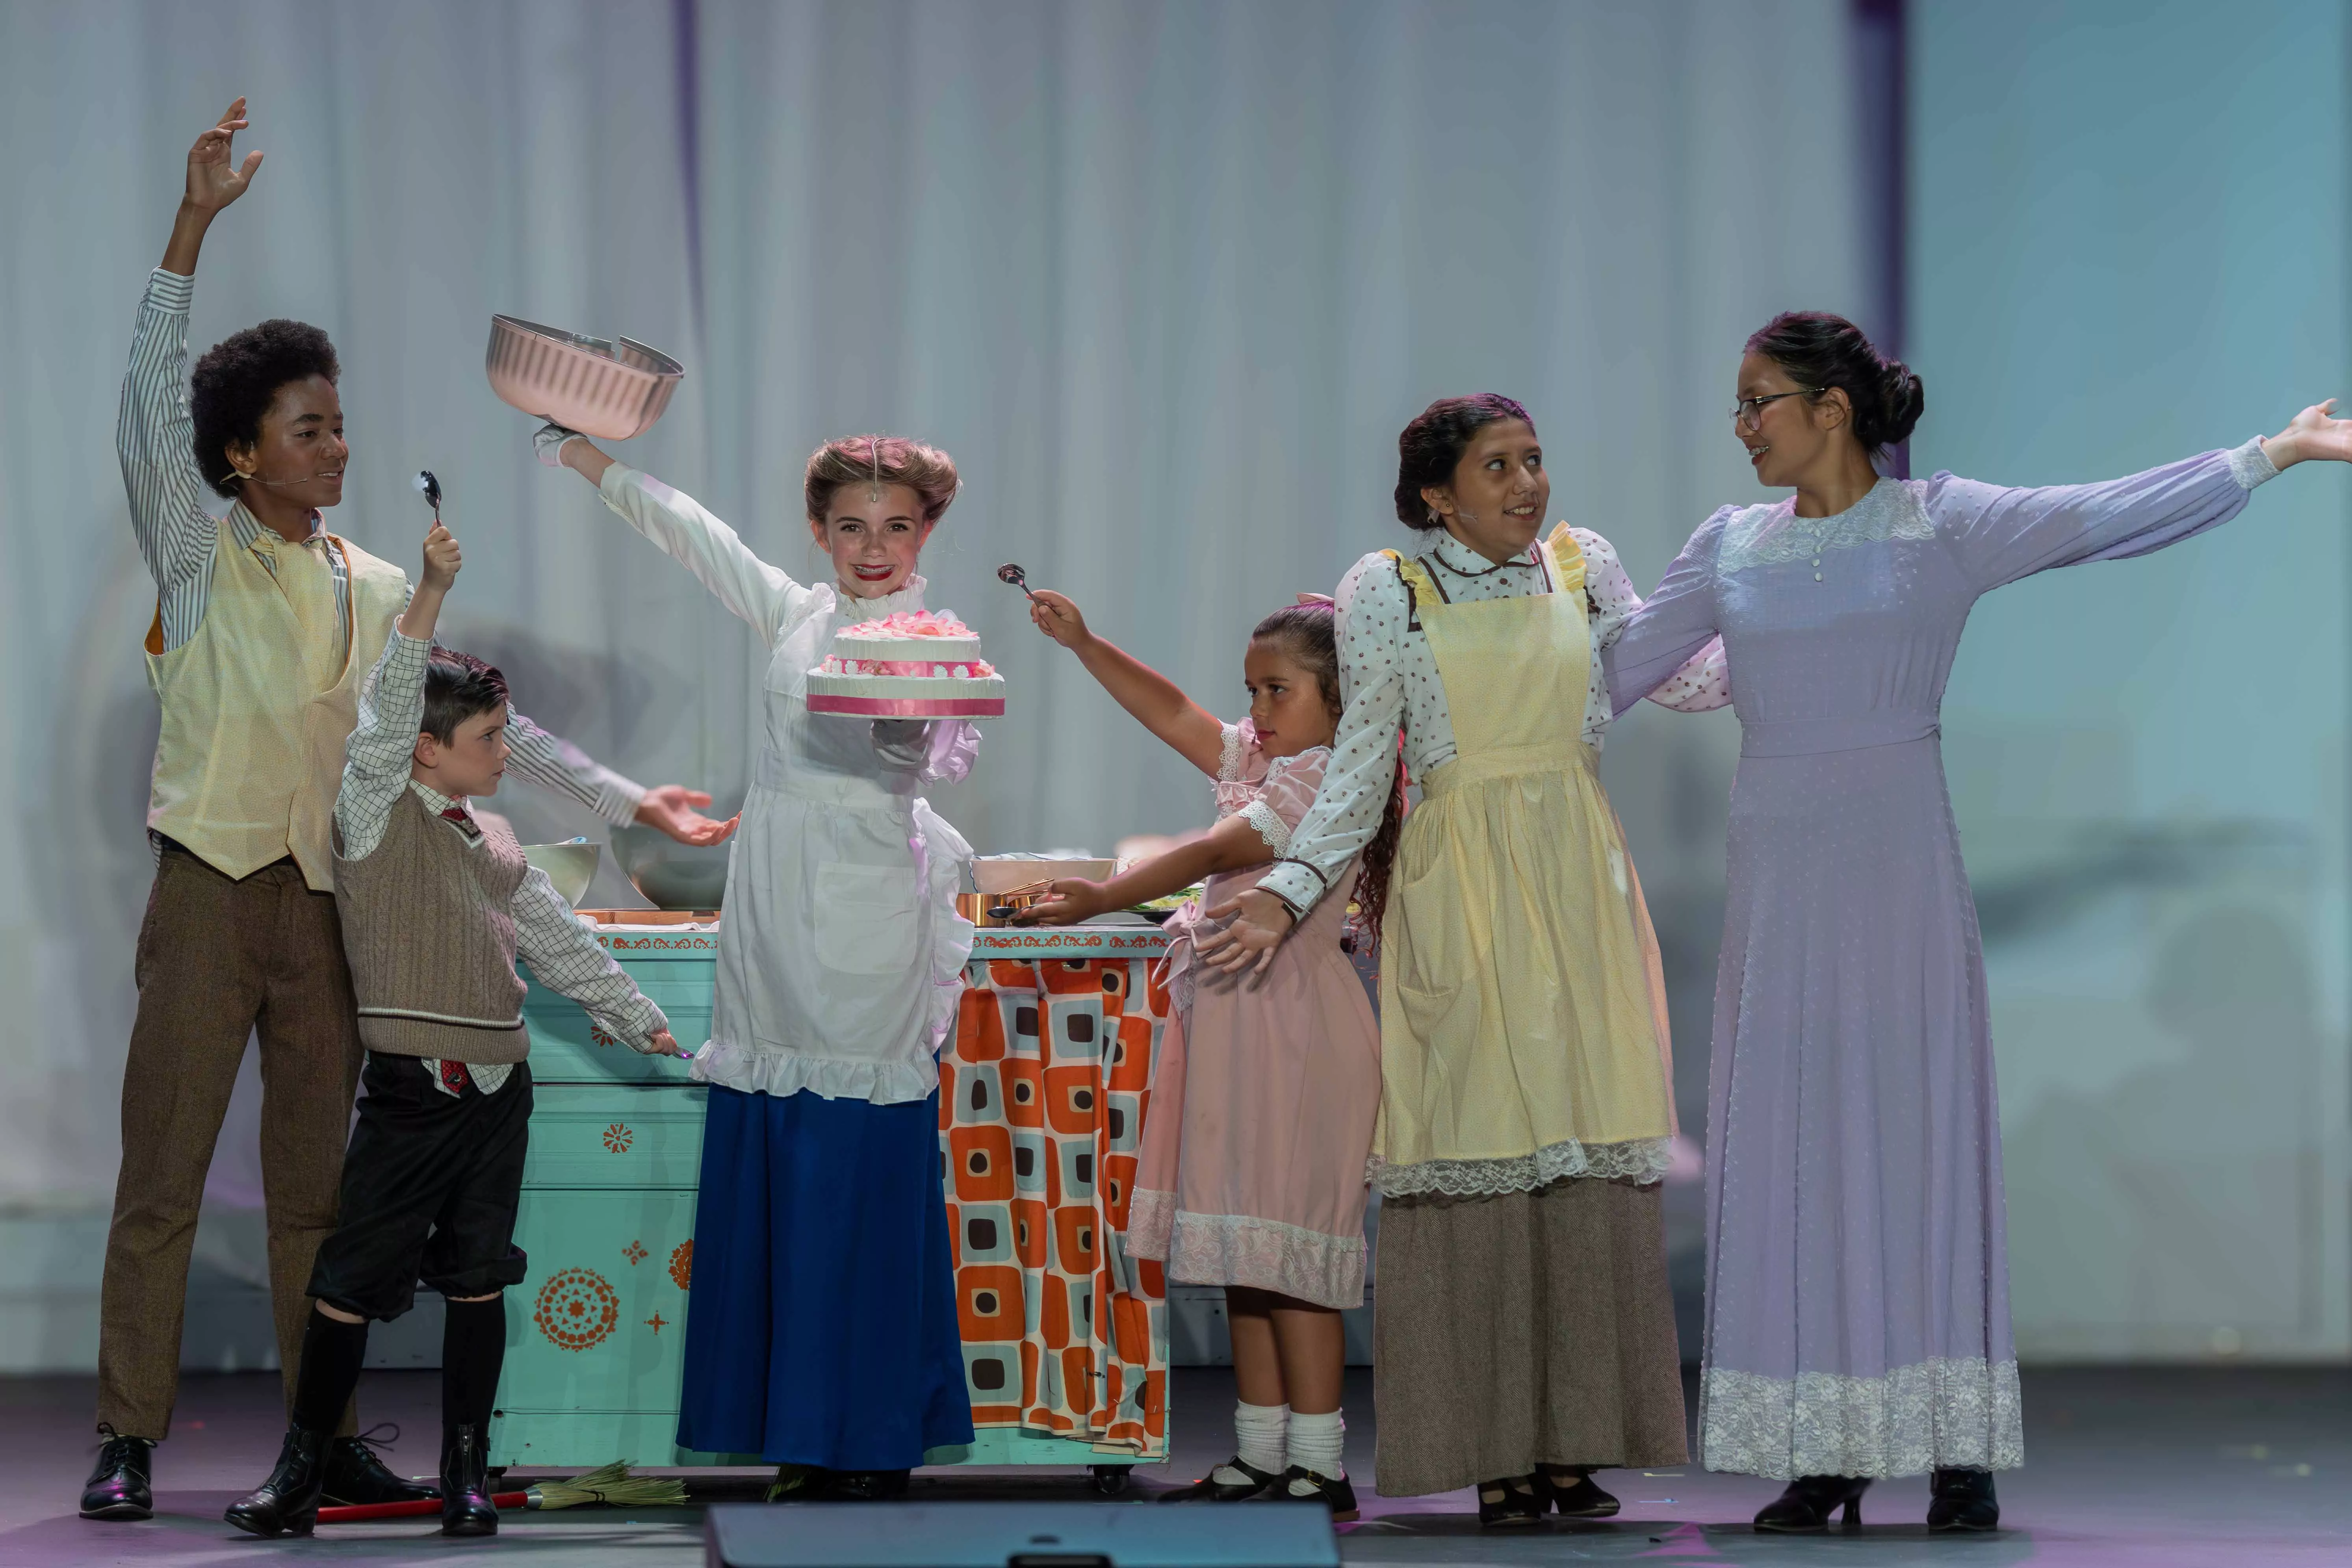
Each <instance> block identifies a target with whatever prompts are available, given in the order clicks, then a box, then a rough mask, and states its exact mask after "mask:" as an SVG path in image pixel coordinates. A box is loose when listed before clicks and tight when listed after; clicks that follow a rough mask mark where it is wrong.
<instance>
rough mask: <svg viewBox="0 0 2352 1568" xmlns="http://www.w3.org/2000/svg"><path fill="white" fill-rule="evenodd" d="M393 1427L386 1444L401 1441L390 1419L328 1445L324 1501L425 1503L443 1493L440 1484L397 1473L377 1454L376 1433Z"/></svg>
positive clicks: (321, 1493) (345, 1502)
mask: <svg viewBox="0 0 2352 1568" xmlns="http://www.w3.org/2000/svg"><path fill="white" fill-rule="evenodd" d="M387 1429H389V1430H390V1432H391V1433H392V1436H389V1437H385V1438H383V1439H381V1441H383V1442H386V1443H397V1442H399V1441H400V1428H399V1427H397V1426H393V1425H392V1424H391V1423H390V1422H386V1423H384V1424H383V1426H376V1427H373V1428H372V1429H371V1430H370V1431H369V1433H368V1435H367V1436H362V1437H338V1438H336V1439H335V1440H334V1441H333V1442H331V1443H330V1444H328V1445H327V1479H326V1482H325V1484H324V1485H323V1486H322V1487H320V1491H319V1498H320V1501H322V1502H330V1503H344V1504H351V1503H371V1502H423V1501H425V1500H426V1499H427V1498H437V1497H439V1496H440V1495H441V1489H440V1488H438V1487H429V1486H426V1485H425V1483H424V1482H422V1481H412V1480H409V1479H406V1478H405V1477H403V1476H395V1475H394V1474H393V1473H392V1471H391V1469H390V1468H387V1467H386V1466H385V1464H384V1462H383V1459H382V1458H378V1457H377V1455H376V1451H375V1445H376V1443H377V1442H378V1441H379V1439H378V1438H377V1437H376V1436H375V1434H376V1433H377V1432H382V1431H385V1430H387Z"/></svg>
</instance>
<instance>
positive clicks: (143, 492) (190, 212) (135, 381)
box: [114, 98, 261, 651]
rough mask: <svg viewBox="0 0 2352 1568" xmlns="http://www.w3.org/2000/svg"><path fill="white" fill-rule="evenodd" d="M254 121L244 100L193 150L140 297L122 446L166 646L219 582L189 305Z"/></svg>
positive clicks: (245, 172)
mask: <svg viewBox="0 0 2352 1568" xmlns="http://www.w3.org/2000/svg"><path fill="white" fill-rule="evenodd" d="M245 123H246V122H245V100H243V99H241V98H240V99H238V100H236V102H235V103H232V104H230V105H229V106H228V112H227V113H226V114H224V115H222V116H221V118H220V122H219V123H218V124H216V125H215V126H213V127H212V128H211V129H210V130H208V131H206V132H204V134H202V135H200V136H198V137H197V138H196V141H195V145H194V146H193V147H191V148H189V149H188V182H187V189H186V191H185V193H184V195H182V196H181V198H180V208H179V213H178V215H177V216H175V217H174V218H173V224H172V238H171V243H170V244H169V245H167V246H166V247H164V249H163V266H162V267H161V268H158V269H157V270H156V271H155V272H154V273H153V274H152V275H151V276H150V277H149V278H148V279H147V297H146V298H145V299H144V300H142V301H141V302H140V307H139V330H138V333H137V335H136V336H135V337H133V338H132V340H131V368H130V369H129V370H128V371H127V372H125V373H124V374H123V377H122V404H121V411H120V413H119V414H118V415H117V416H116V419H115V426H114V450H115V456H116V457H117V458H120V459H121V464H122V488H123V489H124V491H125V492H126V493H127V494H128V495H129V496H130V498H131V533H132V534H133V535H134V536H135V537H136V538H137V539H138V541H139V553H140V556H141V558H142V559H143V560H144V561H145V562H146V563H147V570H148V573H149V574H150V575H152V577H153V578H154V579H155V589H156V595H157V598H158V600H159V604H158V606H157V607H158V610H159V613H160V615H161V617H162V619H163V647H164V648H165V649H166V650H167V651H168V650H169V649H172V648H175V647H179V646H180V645H181V644H183V643H184V642H186V641H187V640H188V638H190V637H194V635H195V630H196V625H197V622H198V619H199V617H200V615H201V612H202V610H203V608H204V600H205V595H206V592H207V590H206V587H205V584H208V583H209V582H210V581H211V574H212V560H213V539H214V532H215V523H214V521H213V515H212V513H210V512H209V511H206V510H205V501H204V496H205V480H204V476H203V475H202V474H201V473H199V472H198V471H197V468H196V454H195V433H194V427H193V426H192V425H191V424H190V422H189V418H188V301H189V298H190V295H191V294H192V293H193V291H194V278H193V276H192V275H193V274H194V272H195V270H196V256H197V253H198V252H199V251H200V250H202V249H203V247H204V242H205V230H206V229H207V228H209V227H210V226H211V225H212V221H213V218H214V217H215V216H216V215H217V214H218V213H219V212H220V210H221V209H222V208H223V207H226V206H227V205H229V203H231V202H233V201H235V200H236V198H237V197H239V196H241V195H244V194H245V189H246V185H247V182H249V181H250V180H251V179H252V178H253V172H254V171H255V170H256V169H257V168H259V167H260V166H261V154H260V153H247V154H246V156H245V163H244V164H243V165H242V166H241V167H232V166H231V165H230V163H229V161H228V160H229V156H230V151H231V145H230V144H231V142H232V140H233V139H234V138H235V136H236V132H239V131H242V130H244V129H245Z"/></svg>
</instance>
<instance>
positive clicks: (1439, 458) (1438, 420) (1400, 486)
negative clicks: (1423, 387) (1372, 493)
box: [1396, 392, 1536, 530]
mask: <svg viewBox="0 0 2352 1568" xmlns="http://www.w3.org/2000/svg"><path fill="white" fill-rule="evenodd" d="M1505 419H1516V420H1517V421H1518V422H1519V423H1520V424H1522V425H1525V426H1527V427H1528V429H1530V430H1532V429H1534V428H1535V427H1536V422H1535V421H1534V420H1532V419H1530V418H1528V411H1527V410H1526V409H1524V408H1522V407H1520V406H1519V405H1517V404H1516V403H1514V402H1512V401H1511V400H1510V399H1509V398H1507V397H1505V396H1504V395H1502V394H1500V393H1498V392H1482V393H1479V394H1477V395H1475V396H1472V397H1441V398H1439V399H1438V400H1437V401H1436V402H1434V403H1433V404H1431V405H1429V406H1428V407H1426V408H1424V409H1423V410H1422V411H1421V413H1420V414H1419V415H1417V416H1414V418H1413V421H1412V424H1410V425H1408V426H1405V427H1404V429H1403V430H1402V432H1401V433H1400V434H1399V435H1398V437H1397V483H1396V514H1397V521H1399V522H1401V523H1402V524H1404V525H1405V526H1406V527H1407V528H1418V529H1423V530H1427V529H1432V528H1435V527H1437V526H1438V522H1437V520H1436V519H1435V518H1433V517H1432V516H1430V515H1429V503H1428V502H1427V501H1425V500H1422V499H1421V492H1422V491H1423V490H1425V489H1436V488H1437V487H1438V486H1439V485H1450V484H1452V483H1453V482H1454V468H1455V467H1456V466H1457V465H1459V464H1460V463H1461V461H1462V454H1463V453H1464V452H1466V451H1468V450H1469V449H1470V442H1471V438H1472V437H1475V436H1476V435H1477V434H1478V432H1479V431H1481V430H1483V429H1485V428H1486V426H1489V425H1494V424H1498V423H1500V422H1501V421H1503V420H1505Z"/></svg>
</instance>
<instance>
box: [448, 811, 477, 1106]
mask: <svg viewBox="0 0 2352 1568" xmlns="http://www.w3.org/2000/svg"><path fill="white" fill-rule="evenodd" d="M458 815H459V816H463V815H464V813H462V812H460V813H459V814H458ZM473 1081H474V1080H473V1079H471V1078H470V1077H468V1076H467V1072H466V1064H465V1063H464V1062H453V1061H450V1060H448V1059H447V1058H443V1060H442V1062H441V1087H442V1088H443V1089H447V1090H448V1091H449V1092H450V1093H451V1094H463V1093H465V1092H466V1086H467V1084H469V1083H471V1082H473Z"/></svg>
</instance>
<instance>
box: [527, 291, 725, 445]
mask: <svg viewBox="0 0 2352 1568" xmlns="http://www.w3.org/2000/svg"><path fill="white" fill-rule="evenodd" d="M484 368H486V369H487V370H488V372H489V376H490V390H491V391H492V392H495V393H497V394H498V395H499V400H500V401H501V402H504V403H506V404H509V405H511V406H513V407H516V408H519V409H520V410H522V411H523V412H524V413H525V414H529V415H530V416H533V417H535V418H540V419H551V420H553V421H554V422H555V423H556V424H558V425H562V426H567V427H569V428H571V429H573V430H577V431H579V432H580V433H581V434H582V435H583V436H594V437H598V438H599V439H601V440H606V441H625V440H627V439H628V438H629V437H632V436H642V435H644V434H645V433H646V431H648V430H650V429H652V428H653V427H654V425H655V423H656V421H658V420H659V419H660V418H661V416H662V415H663V413H664V411H666V410H667V408H668V407H669V400H670V397H671V395H673V394H675V393H676V392H677V384H678V383H679V382H680V381H683V380H684V379H685V378H686V367H685V366H684V365H682V364H680V363H677V361H676V360H674V359H672V358H670V357H669V355H667V354H666V353H662V352H661V351H660V350H659V349H653V348H647V347H646V345H645V344H643V343H640V342H631V341H630V340H629V339H627V338H592V337H588V336H586V335H584V334H583V333H580V332H567V331H564V330H563V329H562V328H561V327H546V326H541V325H540V323H538V322H537V321H524V320H522V319H521V318H520V317H518V316H492V317H491V318H490V347H489V353H488V356H487V358H486V360H485V363H484Z"/></svg>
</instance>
